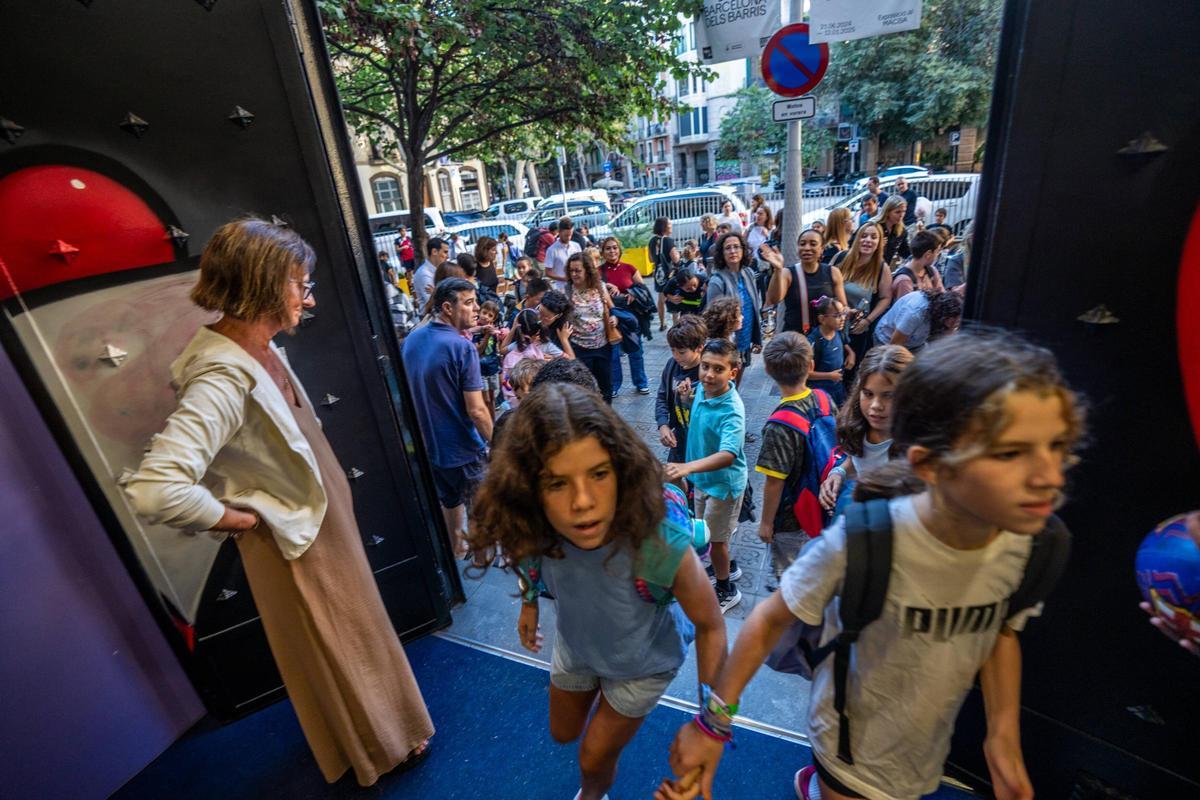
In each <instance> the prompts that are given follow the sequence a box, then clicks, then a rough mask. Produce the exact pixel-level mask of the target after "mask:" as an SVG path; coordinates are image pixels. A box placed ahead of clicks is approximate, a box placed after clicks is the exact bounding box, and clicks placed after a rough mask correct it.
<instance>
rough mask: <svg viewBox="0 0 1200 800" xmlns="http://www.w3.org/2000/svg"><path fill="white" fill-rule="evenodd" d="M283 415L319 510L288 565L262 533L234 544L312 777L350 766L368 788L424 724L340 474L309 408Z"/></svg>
mask: <svg viewBox="0 0 1200 800" xmlns="http://www.w3.org/2000/svg"><path fill="white" fill-rule="evenodd" d="M292 411H293V413H294V414H295V417H296V421H297V423H299V425H300V429H301V430H302V431H303V432H304V435H305V436H306V437H307V439H308V442H309V444H310V445H311V447H312V449H313V452H314V453H315V455H316V458H317V463H318V465H319V466H320V468H321V478H322V481H323V483H324V485H325V491H326V493H327V494H328V497H329V510H328V513H326V515H325V520H324V522H323V523H322V524H321V530H320V533H318V534H317V538H316V540H315V541H314V542H313V544H312V545H311V546H310V547H309V548H308V550H307V551H305V553H304V555H302V556H300V558H298V559H295V560H294V561H287V560H286V559H284V557H283V554H282V553H280V551H279V547H278V546H277V545H276V544H275V542H274V540H273V539H272V537H271V535H270V534H269V533H268V532H266V531H256V532H254V533H251V534H247V535H245V536H242V537H241V538H240V539H239V540H238V549H239V551H240V552H241V556H242V562H243V563H244V564H245V568H246V574H247V576H248V577H249V581H250V589H251V591H252V592H253V594H254V602H255V604H256V605H257V606H258V611H259V613H260V614H261V616H262V620H263V625H264V627H265V628H266V632H267V640H268V642H269V643H270V645H271V652H272V653H273V654H274V656H275V663H276V664H277V665H278V667H279V672H280V674H281V675H282V676H283V683H284V685H285V686H286V687H287V691H288V695H289V696H290V698H291V700H292V705H293V706H294V707H295V709H296V716H297V717H299V718H300V727H301V728H302V729H303V730H304V736H305V738H306V739H307V740H308V745H309V747H311V748H312V751H313V755H314V756H315V757H316V760H317V765H318V766H319V767H320V768H321V773H322V774H323V775H324V776H325V780H326V781H328V782H330V783H333V782H334V781H336V780H338V779H339V778H340V777H341V776H342V775H343V774H345V772H346V770H347V769H353V770H354V774H355V777H356V778H357V780H358V783H359V784H360V785H362V786H370V785H372V784H373V783H375V781H376V780H378V779H379V777H380V776H381V775H383V774H384V773H386V772H388V771H389V770H391V769H392V768H394V767H395V766H396V765H397V764H399V763H400V762H402V761H404V760H405V759H406V758H408V757H409V755H410V753H412V751H413V750H414V749H415V748H417V747H418V746H420V744H421V743H422V742H423V741H425V740H426V739H428V738H429V737H430V736H432V735H433V731H434V729H433V721H432V720H431V719H430V718H429V712H428V711H427V710H426V708H425V701H424V700H423V699H422V697H421V689H420V687H418V686H417V681H416V678H414V677H413V673H412V668H411V667H410V666H409V664H408V659H407V658H406V657H405V655H404V650H403V648H402V647H401V645H400V640H399V638H398V637H397V636H396V631H395V629H394V628H393V627H392V623H391V620H390V619H389V618H388V615H387V611H386V610H385V609H384V607H383V601H382V599H381V598H380V596H379V589H378V588H377V587H376V585H375V577H374V575H372V573H371V568H370V565H369V564H368V562H367V556H366V552H365V551H364V550H363V544H362V538H361V536H360V535H359V532H358V524H357V523H356V521H355V519H354V506H353V499H352V497H351V493H350V485H349V482H348V481H347V480H346V475H345V473H344V472H343V471H342V467H341V465H340V464H339V463H338V460H337V458H336V456H335V455H334V453H333V450H332V449H331V448H330V446H329V442H328V440H326V438H325V434H324V433H322V432H321V428H320V426H319V425H318V424H317V421H316V418H315V417H314V416H313V413H312V411H311V410H310V409H308V408H297V407H295V406H293V407H292Z"/></svg>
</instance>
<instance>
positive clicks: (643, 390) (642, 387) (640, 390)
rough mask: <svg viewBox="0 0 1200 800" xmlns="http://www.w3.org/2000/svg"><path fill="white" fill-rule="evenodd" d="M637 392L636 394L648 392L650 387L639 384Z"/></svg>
mask: <svg viewBox="0 0 1200 800" xmlns="http://www.w3.org/2000/svg"><path fill="white" fill-rule="evenodd" d="M637 392H638V394H650V387H649V386H639V387H638V390H637Z"/></svg>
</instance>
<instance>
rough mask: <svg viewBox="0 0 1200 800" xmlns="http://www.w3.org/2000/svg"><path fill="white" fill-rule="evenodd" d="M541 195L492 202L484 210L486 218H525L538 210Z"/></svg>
mask: <svg viewBox="0 0 1200 800" xmlns="http://www.w3.org/2000/svg"><path fill="white" fill-rule="evenodd" d="M541 201H542V198H540V197H521V198H514V199H512V200H501V201H500V202H498V203H492V204H491V205H490V206H488V207H487V211H484V212H483V217H484V219H515V220H523V219H525V218H526V217H528V216H529V215H530V214H532V213H533V212H534V211H535V210H537V207H538V203H540V202H541Z"/></svg>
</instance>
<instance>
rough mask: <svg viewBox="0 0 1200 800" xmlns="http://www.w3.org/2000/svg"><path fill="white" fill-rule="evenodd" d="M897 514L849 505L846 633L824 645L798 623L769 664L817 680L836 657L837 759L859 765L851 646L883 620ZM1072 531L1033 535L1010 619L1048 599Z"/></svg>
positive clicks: (879, 503) (874, 505) (1059, 525)
mask: <svg viewBox="0 0 1200 800" xmlns="http://www.w3.org/2000/svg"><path fill="white" fill-rule="evenodd" d="M892 533H893V532H892V515H891V512H890V511H889V510H888V501H887V500H868V501H866V502H865V503H851V504H850V505H849V506H847V507H846V576H845V578H844V579H843V581H842V591H841V594H840V595H839V597H838V618H839V620H840V621H841V625H842V630H841V632H840V633H838V635H837V636H836V637H834V638H833V639H832V640H831V641H829V642H827V643H826V644H825V645H823V646H822V645H821V634H822V632H823V630H824V627H825V626H824V623H822V624H820V625H809V624H808V623H807V622H803V621H801V620H796V621H795V622H794V623H792V626H791V627H790V628H789V629H788V631H787V633H785V634H784V635H783V637H782V638H781V639H780V640H779V642H778V644H776V645H775V648H774V649H773V650H772V651H771V654H770V655H768V656H767V660H766V664H767V666H768V667H770V668H771V669H773V670H776V671H777V672H787V673H792V674H795V675H802V676H804V677H805V678H808V679H809V680H812V676H813V673H814V672H815V671H816V669H817V666H818V665H820V663H821V662H822V661H824V660H825V658H826V656H828V655H829V654H830V653H833V707H834V710H835V711H837V715H838V758H839V759H841V760H842V761H844V762H846V763H847V764H853V763H854V756H853V754H852V753H851V752H850V718H849V716H848V714H847V713H846V679H847V677H848V675H849V670H850V648H851V647H852V646H853V645H854V643H855V642H856V641H857V640H858V637H859V635H860V634H861V633H862V631H863V628H865V627H867V626H868V625H870V624H871V623H872V622H874V621H875V620H877V619H879V615H880V614H882V613H883V604H884V602H885V601H886V600H887V590H888V581H889V579H890V577H891V573H892ZM1070 552H1071V532H1070V531H1069V530H1067V526H1066V525H1064V524H1063V522H1062V520H1060V519H1059V518H1058V517H1050V519H1049V520H1048V521H1047V523H1046V527H1045V528H1044V529H1043V530H1042V532H1041V533H1039V534H1038V535H1037V536H1035V537H1033V550H1032V551H1031V552H1030V554H1029V561H1028V563H1026V564H1025V574H1024V576H1023V577H1022V578H1021V584H1020V585H1019V586H1018V587H1017V590H1016V591H1015V592H1013V593H1012V595H1011V596H1010V597H1009V598H1008V610H1007V611H1006V612H1005V613H1006V614H1007V616H1006V617H1005V619H1006V620H1008V619H1012V618H1013V617H1014V616H1016V615H1017V614H1018V613H1019V612H1021V611H1024V610H1025V609H1027V608H1031V607H1033V606H1035V605H1037V604H1038V603H1040V602H1041V601H1042V600H1044V599H1045V598H1046V596H1047V595H1048V594H1050V591H1051V590H1052V589H1053V588H1054V585H1055V584H1056V583H1058V579H1059V578H1060V577H1061V576H1062V573H1063V570H1064V569H1066V566H1067V557H1068V556H1069V555H1070Z"/></svg>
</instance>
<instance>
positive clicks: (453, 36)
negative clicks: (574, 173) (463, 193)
mask: <svg viewBox="0 0 1200 800" xmlns="http://www.w3.org/2000/svg"><path fill="white" fill-rule="evenodd" d="M319 5H320V9H321V12H322V14H323V17H324V20H325V35H326V40H327V42H328V44H329V49H330V55H331V56H332V59H333V64H334V71H335V74H336V76H337V82H338V89H339V92H340V96H341V101H342V105H343V107H344V109H345V111H346V114H347V117H348V120H349V122H350V124H351V125H352V126H353V127H354V129H355V130H356V131H358V132H359V133H362V134H365V135H367V136H368V137H370V138H371V139H372V140H373V141H374V142H375V143H376V144H377V145H378V146H379V147H380V149H381V150H382V151H383V152H385V153H386V152H388V151H391V150H392V149H393V148H398V149H399V151H400V153H401V154H402V157H403V160H404V162H405V164H406V166H407V168H408V170H409V172H410V180H409V185H408V190H409V197H410V207H413V206H415V207H420V205H421V203H420V200H419V199H417V200H416V202H411V200H412V198H419V197H420V196H421V194H422V193H423V191H424V177H423V172H422V170H421V167H423V166H424V165H426V164H430V163H434V162H436V161H437V160H438V159H439V158H441V157H443V156H451V157H455V158H459V159H461V158H469V157H472V156H479V155H492V154H495V153H504V154H506V155H512V156H517V157H536V156H539V155H540V156H549V155H552V152H553V151H552V146H553V145H559V144H561V145H565V146H567V147H568V149H571V146H572V145H573V143H574V142H575V141H577V140H583V139H587V140H592V139H600V140H601V141H605V142H608V143H616V142H618V141H620V139H621V137H622V134H623V132H624V130H625V125H626V123H627V121H628V120H629V118H630V117H632V116H634V115H636V114H649V113H653V112H654V111H656V110H662V111H666V110H668V109H669V108H670V107H671V105H672V104H671V103H670V102H669V101H667V100H666V99H664V96H665V94H666V90H665V86H664V85H663V84H662V81H659V80H657V79H656V78H655V77H654V76H657V75H658V74H659V73H662V72H665V73H667V74H669V75H671V76H672V77H684V76H687V75H690V74H691V73H693V72H695V73H697V74H708V72H707V71H706V70H704V69H703V68H701V67H698V66H697V65H694V64H690V65H689V64H687V63H684V62H681V61H679V60H678V59H677V58H676V56H675V53H674V47H673V40H674V37H675V35H676V33H677V29H678V26H679V23H678V19H677V16H676V15H677V14H678V13H690V12H691V11H693V10H694V7H695V5H696V0H662V2H655V3H641V2H639V1H638V0H524V1H523V2H521V3H513V4H497V3H495V2H492V1H491V0H455V1H454V2H449V1H448V0H425V1H424V2H411V1H410V2H405V1H403V0H319ZM419 219H420V217H419V216H418V217H415V218H414V222H416V221H417V220H419ZM421 233H423V231H414V234H416V235H418V236H420V234H421Z"/></svg>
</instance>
